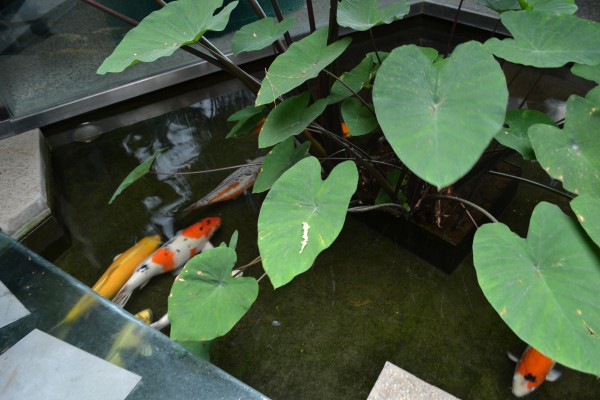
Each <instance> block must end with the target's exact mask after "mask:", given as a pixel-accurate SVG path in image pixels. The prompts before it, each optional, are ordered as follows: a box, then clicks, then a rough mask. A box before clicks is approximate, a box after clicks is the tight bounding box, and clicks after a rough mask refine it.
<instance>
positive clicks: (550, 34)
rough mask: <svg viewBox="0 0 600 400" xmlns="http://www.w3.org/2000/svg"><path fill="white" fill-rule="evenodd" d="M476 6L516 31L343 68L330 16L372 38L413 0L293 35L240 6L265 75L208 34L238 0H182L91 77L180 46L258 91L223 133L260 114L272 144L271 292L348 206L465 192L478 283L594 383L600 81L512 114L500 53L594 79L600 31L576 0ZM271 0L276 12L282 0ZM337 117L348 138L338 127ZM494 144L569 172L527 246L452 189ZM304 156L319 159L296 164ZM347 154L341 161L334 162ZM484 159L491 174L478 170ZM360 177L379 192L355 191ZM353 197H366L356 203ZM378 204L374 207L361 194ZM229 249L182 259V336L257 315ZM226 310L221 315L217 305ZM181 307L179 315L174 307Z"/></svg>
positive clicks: (599, 351)
mask: <svg viewBox="0 0 600 400" xmlns="http://www.w3.org/2000/svg"><path fill="white" fill-rule="evenodd" d="M478 2H479V3H481V4H483V5H486V6H488V7H490V8H492V9H494V10H495V11H497V12H498V13H499V14H500V15H501V17H500V21H501V22H502V24H503V25H504V27H505V28H506V29H507V30H508V31H509V32H510V35H511V36H510V37H509V38H504V39H498V38H491V39H489V40H487V41H486V42H485V43H479V42H475V41H470V42H467V43H463V44H460V45H458V46H456V48H454V50H453V51H452V52H451V53H450V54H447V55H444V54H439V53H438V52H437V51H436V50H434V49H431V48H422V47H419V46H416V45H403V46H400V47H398V48H396V49H393V50H392V51H391V52H389V53H386V52H382V51H378V50H377V48H376V47H375V46H374V42H373V51H372V52H370V53H368V54H365V55H364V57H363V58H361V59H360V60H358V62H357V63H356V65H355V66H354V67H353V68H351V69H350V70H349V71H347V72H343V73H341V74H339V73H338V72H337V70H336V68H335V65H336V64H335V61H336V60H337V59H338V58H339V57H340V55H342V54H343V53H344V52H345V51H346V50H347V48H348V47H349V45H350V42H351V39H350V37H343V38H339V37H338V28H339V26H343V27H348V28H351V29H354V30H361V31H362V30H365V31H369V32H371V37H372V36H373V35H372V33H373V32H372V29H373V28H374V27H375V26H376V25H380V24H388V23H392V22H393V21H396V20H399V19H402V17H403V16H404V15H406V14H407V13H408V11H409V5H408V2H407V1H405V0H401V1H398V2H396V3H394V4H392V5H389V6H387V7H384V8H381V7H380V6H379V5H378V2H377V1H376V0H342V1H340V2H338V1H337V0H332V1H331V2H330V13H331V17H330V20H329V21H331V23H330V24H329V25H328V26H326V27H323V28H320V29H312V30H311V32H310V34H309V35H308V36H306V37H304V38H303V39H301V40H298V41H296V42H293V43H291V42H290V41H289V36H286V41H285V42H284V41H283V40H282V39H281V37H282V35H284V32H286V31H287V30H288V29H289V27H290V25H291V22H290V20H289V19H282V18H278V19H277V20H275V19H273V18H268V17H266V16H265V15H264V13H262V11H261V8H260V6H259V5H258V3H257V2H256V1H254V0H249V3H250V4H251V5H252V6H253V7H254V8H255V9H256V10H257V14H258V15H259V16H260V17H261V19H260V20H259V21H257V22H253V23H251V24H249V25H247V26H245V27H243V28H241V29H240V30H239V32H237V33H236V34H235V35H234V36H233V49H234V51H235V52H242V51H254V50H259V49H262V48H264V47H267V46H270V45H273V46H274V48H275V49H276V51H277V53H278V55H277V57H276V58H275V59H274V61H273V62H272V63H271V65H270V66H269V67H268V69H267V70H266V73H265V75H264V78H263V79H262V81H257V80H256V79H255V78H254V77H252V76H250V75H249V74H247V73H246V72H244V71H243V69H241V68H240V67H239V66H237V65H235V63H233V62H232V61H231V60H230V59H229V58H228V57H227V56H225V55H224V54H222V53H221V52H219V51H218V50H217V49H216V48H215V47H214V46H213V45H212V44H211V43H210V42H209V41H208V40H207V39H206V38H204V37H203V35H204V33H206V32H207V31H219V30H222V29H224V28H225V25H226V24H227V20H228V17H229V13H230V12H231V10H232V9H233V8H234V7H235V6H236V4H237V2H232V3H230V4H228V5H227V6H226V7H225V8H223V9H221V10H220V11H219V7H220V6H222V3H223V2H222V1H221V0H178V1H174V2H171V3H169V4H167V5H166V6H165V7H164V8H163V9H161V10H159V11H156V12H154V13H152V14H150V15H149V16H148V17H147V18H145V19H144V20H143V21H142V22H141V23H140V24H139V26H137V27H136V28H134V29H132V30H131V31H130V32H129V33H128V34H127V35H126V36H125V37H124V39H123V41H122V42H121V43H120V44H119V45H118V47H117V48H116V49H115V51H114V53H113V54H112V55H111V56H110V57H108V58H107V59H106V60H105V61H104V63H103V64H102V65H101V66H100V68H99V70H98V73H100V74H104V73H107V72H120V71H123V70H124V69H125V68H127V67H130V66H132V65H134V64H136V63H138V62H148V61H153V60H155V59H156V58H158V57H162V56H166V55H169V54H171V53H173V51H175V49H178V48H180V47H183V46H195V47H192V49H193V50H188V51H193V52H195V53H198V55H199V56H201V57H202V58H204V59H206V60H207V61H209V62H211V63H213V64H215V65H218V66H220V67H221V68H223V69H224V70H226V71H229V72H231V73H232V74H234V75H235V76H237V77H238V78H239V79H240V80H241V81H242V82H243V83H244V84H245V85H246V86H247V87H248V88H249V89H250V90H252V91H254V93H255V94H256V103H255V105H254V106H251V107H248V108H246V109H244V110H241V111H239V112H237V113H236V114H234V115H232V116H231V120H232V121H235V122H236V125H235V126H234V127H233V128H232V130H231V131H230V133H229V136H230V137H236V136H240V135H244V134H248V133H250V132H252V131H254V130H256V127H257V125H258V126H260V125H261V124H262V121H263V118H264V116H265V115H266V120H264V124H262V128H261V130H260V133H259V137H258V146H259V148H261V149H265V151H267V150H268V154H267V156H266V157H265V160H264V164H263V168H262V171H261V173H260V175H259V177H258V181H257V183H256V186H255V189H254V190H255V192H259V191H266V190H268V191H269V192H268V194H267V196H266V199H265V201H264V203H263V205H262V208H261V211H260V216H259V219H258V238H257V240H258V246H259V250H260V257H261V259H262V265H263V268H264V271H265V273H266V275H267V276H268V277H269V279H270V281H271V283H272V284H273V286H274V287H275V288H277V287H280V286H282V285H285V284H286V283H288V282H290V281H291V280H292V279H293V278H294V277H295V276H297V275H298V274H300V273H302V272H304V271H306V270H307V269H308V268H310V267H311V265H312V263H313V262H314V260H315V258H316V257H317V256H318V255H319V253H320V252H321V251H323V250H325V249H327V248H328V247H329V246H330V245H331V243H332V242H333V241H334V240H335V239H336V237H337V236H338V234H339V232H340V230H341V229H342V225H343V222H344V219H345V216H346V214H347V211H357V210H360V211H364V210H365V209H371V208H379V209H383V210H387V211H390V212H394V213H395V214H400V215H403V216H404V217H406V218H411V217H413V216H414V215H416V214H417V213H418V212H419V210H420V207H421V206H422V204H423V203H424V202H426V201H427V200H429V199H436V200H440V199H443V200H444V202H445V203H446V204H447V203H449V202H460V203H463V205H464V206H465V207H469V208H476V209H478V210H479V211H480V212H482V213H484V215H487V216H488V217H489V218H490V219H491V220H492V221H493V223H490V224H486V225H483V226H482V227H480V228H478V230H477V232H476V235H475V239H474V244H473V253H474V261H475V267H476V270H477V274H478V279H479V283H480V285H481V288H482V290H483V292H484V294H485V295H486V296H487V298H488V300H489V301H490V303H491V304H492V306H493V307H494V308H495V309H496V311H497V312H498V313H499V315H500V316H501V317H502V318H503V319H504V321H505V322H506V323H507V324H508V325H509V326H510V328H511V329H512V330H513V331H514V332H515V333H516V334H517V335H518V336H519V337H520V338H521V339H523V340H524V341H525V342H527V343H528V344H530V345H532V346H533V347H535V348H537V349H538V350H540V351H541V352H542V353H544V354H546V355H547V356H548V357H551V358H553V359H555V360H556V361H557V362H559V363H562V364H564V365H566V366H568V367H571V368H574V369H578V370H580V371H584V372H587V373H592V374H596V375H600V361H599V360H600V301H599V299H598V293H600V252H599V247H598V245H599V244H600V230H599V228H598V227H599V226H600V113H599V112H598V107H600V89H599V88H598V87H596V88H595V89H593V90H591V91H590V92H589V93H588V95H587V96H586V97H585V98H581V97H578V96H572V97H570V98H569V100H568V102H567V112H566V117H565V120H564V121H552V120H551V119H550V118H549V117H548V116H546V115H544V114H543V113H541V112H537V111H533V110H527V109H517V110H510V111H508V112H507V104H508V89H507V83H506V80H505V77H504V73H503V70H502V67H501V63H503V62H505V61H509V62H512V63H514V64H520V65H523V66H533V67H537V68H558V67H563V66H565V65H566V64H568V63H573V67H572V69H571V71H572V73H574V74H576V75H579V76H582V77H584V78H586V79H589V80H592V81H595V82H596V83H598V82H600V47H599V46H598V43H600V24H598V23H595V22H592V21H588V20H585V19H581V18H578V17H576V16H574V15H573V13H574V12H575V11H576V9H577V7H576V5H575V2H574V1H573V0H478ZM272 3H273V4H274V6H275V9H276V10H277V9H278V7H277V1H273V2H272ZM308 3H310V1H308ZM309 10H312V7H309ZM397 23H401V21H399V22H397ZM311 26H314V23H312V24H311ZM499 60H501V61H499ZM340 116H341V119H340ZM341 122H343V123H344V127H346V128H347V129H348V130H349V132H350V135H351V137H350V135H348V134H346V132H344V133H343V132H342V130H341V129H340V123H341ZM557 122H558V124H557ZM563 122H564V124H563ZM364 135H370V136H371V137H373V138H375V139H377V140H371V141H369V142H368V143H373V142H377V143H379V144H381V143H383V144H384V147H385V148H387V149H388V152H387V154H385V157H384V161H385V162H382V159H381V158H380V156H379V155H378V154H377V152H378V151H379V150H380V148H377V147H376V148H374V147H373V146H372V145H369V144H367V145H364V143H363V142H359V141H356V140H355V139H354V138H355V137H357V136H364ZM494 138H495V139H496V140H497V142H499V143H500V144H501V145H502V146H504V147H505V148H506V149H510V151H514V152H518V153H519V154H521V155H522V157H523V158H524V159H526V160H536V161H537V162H538V163H539V164H540V165H541V166H542V167H543V168H544V169H545V170H546V171H547V173H548V174H549V175H550V176H551V177H553V178H554V179H556V180H558V181H560V182H562V184H563V187H564V189H565V190H567V191H569V193H568V194H567V195H568V196H570V197H571V198H572V201H571V207H572V210H573V214H574V217H573V216H570V215H567V214H565V213H563V212H562V211H561V210H560V209H559V208H558V207H557V206H556V205H552V204H549V203H540V204H538V205H537V207H536V208H535V210H534V212H533V214H532V216H531V221H530V227H529V233H528V235H527V238H520V237H518V236H517V235H516V234H514V233H512V232H511V231H510V228H509V227H507V226H505V225H504V224H502V223H499V222H497V221H496V219H495V218H494V217H493V216H491V215H490V214H489V213H487V212H486V211H485V210H482V209H481V207H479V206H477V205H476V204H473V203H472V202H470V201H468V199H463V198H461V197H459V196H457V195H456V191H455V190H454V189H455V186H456V184H457V182H460V180H461V179H462V178H463V177H464V176H465V175H467V174H469V173H470V172H471V171H472V170H473V168H476V167H478V165H479V163H480V161H481V159H482V155H484V152H485V150H486V149H487V148H489V146H490V145H494V143H495V141H494ZM359 143H360V145H359ZM500 144H496V145H498V146H500ZM307 151H310V153H311V154H312V155H310V156H306V154H307ZM340 154H343V158H345V159H347V160H346V161H343V162H341V163H339V164H337V165H335V164H333V160H335V157H334V156H336V157H339V155H340ZM502 154H504V153H502ZM317 157H320V158H321V159H323V158H325V159H326V160H327V162H319V160H318V159H317ZM150 163H151V161H150V162H149V163H148V164H147V165H145V166H144V170H146V171H147V170H148V169H149V168H150ZM483 168H484V169H487V170H489V169H490V166H489V165H488V164H485V163H484V166H483ZM136 173H137V176H139V175H140V171H139V170H138V171H136ZM324 173H325V175H326V176H327V177H326V178H325V179H324V180H323V179H322V175H323V174H324ZM133 180H134V179H129V180H126V183H125V184H126V185H127V184H131V183H132V182H133ZM359 181H360V182H361V184H364V183H365V182H368V184H369V185H370V186H371V187H373V188H374V190H375V193H377V191H378V190H380V193H379V194H378V195H377V196H372V197H369V196H365V197H361V192H360V191H359V192H356V188H357V185H358V182H359ZM123 188H124V187H121V188H120V190H122V189H123ZM355 192H356V193H355ZM436 192H437V193H436ZM353 196H354V200H353V201H354V202H355V203H362V204H363V205H362V206H359V207H350V208H349V206H350V203H351V199H352V198H353ZM375 198H376V199H377V200H375ZM371 200H373V201H375V202H376V203H378V204H373V205H370V204H365V203H368V202H369V201H371ZM382 202H383V204H379V203H382ZM441 207H443V203H442V202H439V201H438V202H436V211H439V212H437V213H436V218H437V219H438V221H437V223H438V224H439V225H441V221H442V220H443V219H444V218H445V212H444V211H443V210H441V209H440V208H441ZM233 247H234V246H233ZM235 259H236V257H235V251H234V250H233V248H232V247H220V248H217V249H215V250H212V251H210V252H207V253H206V254H202V255H199V256H197V257H196V258H194V259H193V260H192V261H190V262H189V263H188V265H187V266H186V267H185V269H184V271H183V272H182V277H181V279H180V281H181V280H183V281H185V284H183V283H182V282H177V283H176V284H175V285H174V287H173V292H172V294H173V296H172V297H171V299H170V300H169V315H170V317H172V324H173V334H174V336H176V338H177V339H178V340H180V341H183V342H190V341H209V340H211V339H214V338H215V337H218V336H220V335H223V334H225V333H226V332H227V331H228V330H229V329H230V328H231V327H232V326H233V325H234V324H235V322H236V321H237V320H238V319H239V318H241V316H242V315H243V313H244V312H245V310H247V309H248V308H249V307H250V305H251V304H252V302H253V301H254V299H255V298H256V295H257V292H258V286H257V284H256V281H255V280H254V278H245V280H243V281H237V280H236V279H235V278H232V277H231V271H232V268H233V266H234V264H235ZM192 277H193V278H194V279H188V278H192ZM192 300H193V301H192ZM226 304H227V307H229V306H231V308H230V309H228V310H227V311H224V310H222V309H221V308H222V307H226ZM184 307H185V308H186V310H187V311H186V312H185V313H183V312H180V310H181V309H182V308H184ZM190 309H194V310H196V309H197V310H201V311H199V312H201V313H202V318H203V321H204V327H203V328H200V326H199V325H200V323H199V322H192V323H190V321H186V319H187V317H186V316H187V315H191V314H193V312H192V311H190ZM179 315H181V317H180V316H179Z"/></svg>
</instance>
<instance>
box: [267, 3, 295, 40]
mask: <svg viewBox="0 0 600 400" xmlns="http://www.w3.org/2000/svg"><path fill="white" fill-rule="evenodd" d="M271 5H272V6H273V11H275V16H276V17H277V20H278V21H279V22H281V21H283V13H282V12H281V7H279V2H278V1H277V0H271ZM283 37H284V39H285V44H286V45H287V47H290V46H291V44H292V36H291V35H290V33H289V32H288V31H286V32H285V33H284V34H283Z"/></svg>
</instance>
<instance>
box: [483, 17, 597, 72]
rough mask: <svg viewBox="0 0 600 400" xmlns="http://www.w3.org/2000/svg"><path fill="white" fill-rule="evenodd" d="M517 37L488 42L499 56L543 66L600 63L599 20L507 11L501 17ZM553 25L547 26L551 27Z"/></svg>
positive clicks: (494, 39)
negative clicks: (597, 21)
mask: <svg viewBox="0 0 600 400" xmlns="http://www.w3.org/2000/svg"><path fill="white" fill-rule="evenodd" d="M500 18H501V20H502V23H503V24H504V26H505V27H506V29H508V30H509V31H510V33H511V34H512V35H513V37H514V39H504V40H499V39H498V38H491V39H489V40H488V41H487V42H485V46H486V47H488V48H489V49H490V50H491V51H492V52H493V53H494V54H495V55H496V56H498V57H500V58H503V59H505V60H507V61H510V62H514V63H517V64H523V65H532V66H535V67H540V68H556V67H562V66H563V65H565V64H566V63H568V62H570V61H573V62H577V63H581V64H587V65H597V64H600V46H598V38H599V37H600V24H598V23H596V22H593V21H590V20H587V19H582V18H578V17H575V16H574V15H570V14H564V13H563V14H558V13H549V12H529V11H528V12H523V11H508V12H505V13H503V14H502V16H501V17H500ZM550 26H551V27H552V29H548V27H550Z"/></svg>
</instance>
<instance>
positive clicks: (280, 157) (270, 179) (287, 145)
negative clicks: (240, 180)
mask: <svg viewBox="0 0 600 400" xmlns="http://www.w3.org/2000/svg"><path fill="white" fill-rule="evenodd" d="M309 147H310V142H304V143H302V144H300V145H299V146H298V147H294V138H291V137H290V138H287V139H286V140H284V141H283V142H281V143H279V144H278V145H277V146H275V147H273V149H272V150H271V151H270V152H269V154H267V155H266V156H265V160H264V161H263V163H262V168H261V170H260V174H259V175H258V178H256V182H255V183H254V187H253V189H252V193H261V192H264V191H265V190H269V189H270V188H271V186H273V184H274V183H275V181H277V179H279V177H280V176H281V175H282V174H283V173H284V172H285V171H287V170H288V169H289V168H290V167H291V166H292V165H294V164H296V163H297V162H298V161H300V160H302V159H303V158H304V157H306V152H307V151H308V148H309Z"/></svg>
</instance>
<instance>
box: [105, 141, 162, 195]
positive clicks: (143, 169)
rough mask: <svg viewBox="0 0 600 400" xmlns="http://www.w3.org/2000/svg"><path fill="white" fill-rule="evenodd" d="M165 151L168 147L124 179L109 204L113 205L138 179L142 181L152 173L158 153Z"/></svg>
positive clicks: (157, 151) (147, 159)
mask: <svg viewBox="0 0 600 400" xmlns="http://www.w3.org/2000/svg"><path fill="white" fill-rule="evenodd" d="M165 149H166V147H165V148H162V149H158V150H156V151H155V152H154V154H152V155H151V156H150V157H148V158H146V159H145V160H144V162H143V163H141V164H140V165H138V166H137V167H135V168H134V169H133V171H131V172H130V173H129V174H128V175H127V176H126V177H125V179H123V182H121V184H120V185H119V187H118V188H117V190H115V192H114V193H113V195H112V197H111V198H110V200H109V201H108V204H112V202H113V201H114V200H115V199H116V198H117V196H118V195H120V194H121V192H122V191H123V190H125V189H127V188H128V187H129V186H130V185H131V184H132V183H134V182H135V181H137V180H138V179H140V178H141V177H143V176H144V175H146V174H147V173H148V172H150V168H151V167H152V164H153V163H154V160H155V159H156V156H158V153H161V152H163V151H164V150H165Z"/></svg>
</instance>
